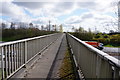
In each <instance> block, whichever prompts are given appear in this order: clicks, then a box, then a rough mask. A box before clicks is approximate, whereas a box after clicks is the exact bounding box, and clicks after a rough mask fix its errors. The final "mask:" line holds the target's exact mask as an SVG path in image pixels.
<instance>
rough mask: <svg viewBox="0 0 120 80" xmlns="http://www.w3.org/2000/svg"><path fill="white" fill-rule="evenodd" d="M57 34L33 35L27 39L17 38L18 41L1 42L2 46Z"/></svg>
mask: <svg viewBox="0 0 120 80" xmlns="http://www.w3.org/2000/svg"><path fill="white" fill-rule="evenodd" d="M55 34H58V33H54V34H49V35H43V36H37V37H32V38H27V39H21V40H16V41H10V42H4V43H0V46H4V45H10V44H15V43H19V42H25V41H30V40H34V39H39V38H44V37H48V36H52V35H55Z"/></svg>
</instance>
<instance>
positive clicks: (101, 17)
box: [0, 0, 118, 32]
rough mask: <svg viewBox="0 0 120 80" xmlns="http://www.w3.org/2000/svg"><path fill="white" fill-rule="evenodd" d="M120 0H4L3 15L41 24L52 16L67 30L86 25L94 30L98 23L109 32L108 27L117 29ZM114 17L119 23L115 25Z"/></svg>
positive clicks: (53, 19) (54, 20)
mask: <svg viewBox="0 0 120 80" xmlns="http://www.w3.org/2000/svg"><path fill="white" fill-rule="evenodd" d="M117 2H118V0H84V1H83V0H75V1H74V2H73V1H71V0H52V1H46V0H45V1H43V0H38V1H36V2H35V1H34V0H26V1H24V0H4V1H3V0H2V2H0V5H1V6H0V8H1V9H2V10H1V11H0V16H1V19H2V20H3V21H9V22H11V21H21V22H28V23H29V22H33V23H34V24H40V25H43V24H44V25H47V23H48V21H49V20H51V23H52V24H63V25H64V27H65V28H64V29H65V30H64V31H71V28H72V26H74V27H76V28H78V27H79V26H82V27H84V28H85V29H86V30H87V29H88V28H91V29H92V30H93V31H94V28H95V26H96V27H97V28H98V29H99V30H100V31H102V32H104V31H105V32H106V28H108V29H113V30H115V29H114V28H112V26H115V27H117V25H116V23H117V15H115V14H114V13H115V11H117V8H116V6H117ZM82 10H83V11H82ZM6 17H7V18H6ZM112 21H113V22H114V23H115V24H112V26H111V25H110V24H111V22H112ZM106 22H107V23H106ZM103 25H104V27H103ZM108 25H109V26H108Z"/></svg>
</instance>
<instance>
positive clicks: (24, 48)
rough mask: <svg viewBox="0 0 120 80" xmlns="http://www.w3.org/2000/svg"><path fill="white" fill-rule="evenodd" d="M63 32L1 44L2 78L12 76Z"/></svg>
mask: <svg viewBox="0 0 120 80" xmlns="http://www.w3.org/2000/svg"><path fill="white" fill-rule="evenodd" d="M61 35H62V34H61V33H55V34H50V35H44V36H39V37H34V38H28V39H23V40H18V41H13V42H6V43H1V44H0V54H1V70H2V79H7V78H10V77H11V76H12V75H13V74H14V73H16V72H17V71H18V70H20V69H21V68H23V67H24V66H25V65H26V64H27V63H28V62H30V61H31V60H32V59H33V58H34V57H35V56H37V55H38V54H40V52H41V51H42V50H44V49H45V48H46V47H48V46H49V45H50V44H51V43H53V42H54V41H55V40H57V39H58V38H59V37H60V36H61Z"/></svg>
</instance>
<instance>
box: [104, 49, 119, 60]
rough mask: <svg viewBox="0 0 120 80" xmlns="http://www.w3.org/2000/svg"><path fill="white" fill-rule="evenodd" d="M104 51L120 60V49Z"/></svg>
mask: <svg viewBox="0 0 120 80" xmlns="http://www.w3.org/2000/svg"><path fill="white" fill-rule="evenodd" d="M102 51H103V52H105V53H108V54H109V55H111V56H113V57H115V58H117V59H119V60H120V48H113V47H104V49H103V50H102Z"/></svg>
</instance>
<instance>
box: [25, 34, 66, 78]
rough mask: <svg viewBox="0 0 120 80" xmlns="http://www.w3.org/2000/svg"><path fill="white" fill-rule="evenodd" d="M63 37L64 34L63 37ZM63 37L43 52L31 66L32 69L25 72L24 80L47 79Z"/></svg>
mask: <svg viewBox="0 0 120 80" xmlns="http://www.w3.org/2000/svg"><path fill="white" fill-rule="evenodd" d="M63 36H65V34H64V35H63ZM63 36H62V37H60V38H59V39H58V40H57V41H55V42H54V43H53V44H52V45H51V46H49V47H48V49H47V50H45V51H44V52H43V53H42V55H41V58H40V59H39V60H38V61H37V62H36V63H35V64H34V66H32V68H31V69H30V70H29V71H28V72H27V75H26V76H25V78H47V77H48V74H49V73H50V70H51V66H52V65H53V62H54V59H55V57H56V55H57V53H58V50H59V47H60V44H61V42H62V39H63Z"/></svg>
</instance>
